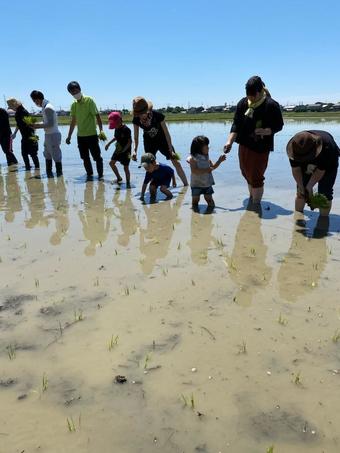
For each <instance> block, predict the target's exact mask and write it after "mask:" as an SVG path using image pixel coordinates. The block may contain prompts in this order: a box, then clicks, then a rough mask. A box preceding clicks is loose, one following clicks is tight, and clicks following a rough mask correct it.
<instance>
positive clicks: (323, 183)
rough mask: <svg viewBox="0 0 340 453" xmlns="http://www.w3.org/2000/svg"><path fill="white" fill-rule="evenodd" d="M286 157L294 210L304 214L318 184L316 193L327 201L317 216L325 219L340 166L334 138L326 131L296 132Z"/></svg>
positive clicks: (329, 208) (288, 145)
mask: <svg viewBox="0 0 340 453" xmlns="http://www.w3.org/2000/svg"><path fill="white" fill-rule="evenodd" d="M287 154H288V157H289V162H290V165H291V167H292V174H293V178H294V179H295V181H296V184H297V193H296V199H295V210H296V211H300V212H303V209H304V207H305V204H306V203H308V201H309V199H310V197H311V196H312V195H313V187H314V186H315V185H316V184H318V192H319V193H320V194H322V195H324V196H325V197H326V198H327V199H328V201H329V207H328V208H320V215H321V216H328V214H329V212H330V210H331V207H332V200H333V187H334V184H335V180H336V176H337V172H338V165H339V147H338V145H337V144H336V142H335V140H334V138H333V137H332V136H331V134H329V133H328V132H326V131H318V130H312V131H302V132H299V133H297V134H295V135H294V137H292V138H291V139H290V140H289V142H288V144H287Z"/></svg>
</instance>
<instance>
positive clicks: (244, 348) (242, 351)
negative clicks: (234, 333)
mask: <svg viewBox="0 0 340 453" xmlns="http://www.w3.org/2000/svg"><path fill="white" fill-rule="evenodd" d="M238 353H239V354H247V343H246V341H245V340H242V343H241V344H240V345H239V350H238Z"/></svg>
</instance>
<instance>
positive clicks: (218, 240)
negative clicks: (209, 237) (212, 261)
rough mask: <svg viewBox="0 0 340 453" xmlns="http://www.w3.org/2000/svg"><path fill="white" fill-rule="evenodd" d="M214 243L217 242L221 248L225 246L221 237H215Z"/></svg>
mask: <svg viewBox="0 0 340 453" xmlns="http://www.w3.org/2000/svg"><path fill="white" fill-rule="evenodd" d="M216 244H217V246H218V247H220V248H221V249H222V248H223V247H225V244H224V242H223V241H222V239H216Z"/></svg>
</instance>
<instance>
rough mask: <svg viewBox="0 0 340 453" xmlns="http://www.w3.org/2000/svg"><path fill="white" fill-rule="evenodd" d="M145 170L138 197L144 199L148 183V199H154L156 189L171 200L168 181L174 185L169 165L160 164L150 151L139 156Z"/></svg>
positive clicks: (174, 181) (152, 200) (174, 180)
mask: <svg viewBox="0 0 340 453" xmlns="http://www.w3.org/2000/svg"><path fill="white" fill-rule="evenodd" d="M140 167H143V168H144V169H145V171H146V174H145V178H144V182H143V186H142V191H141V196H140V199H141V200H142V201H144V195H145V191H146V189H147V187H148V184H149V183H150V187H149V190H150V201H151V202H155V201H156V195H157V189H158V187H159V189H160V191H161V192H162V193H164V195H166V199H167V200H171V198H172V193H171V192H170V190H169V186H170V182H171V180H172V185H173V186H176V179H175V173H174V171H173V169H172V168H171V167H169V165H165V164H160V163H158V162H157V161H156V158H155V156H154V155H153V154H151V153H146V154H143V156H142V158H141V165H140Z"/></svg>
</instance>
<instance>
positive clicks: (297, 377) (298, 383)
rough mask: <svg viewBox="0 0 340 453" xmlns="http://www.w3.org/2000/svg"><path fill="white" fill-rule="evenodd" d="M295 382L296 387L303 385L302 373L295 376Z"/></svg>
mask: <svg viewBox="0 0 340 453" xmlns="http://www.w3.org/2000/svg"><path fill="white" fill-rule="evenodd" d="M293 382H294V384H295V385H301V384H302V379H301V371H299V372H298V373H294V374H293Z"/></svg>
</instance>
